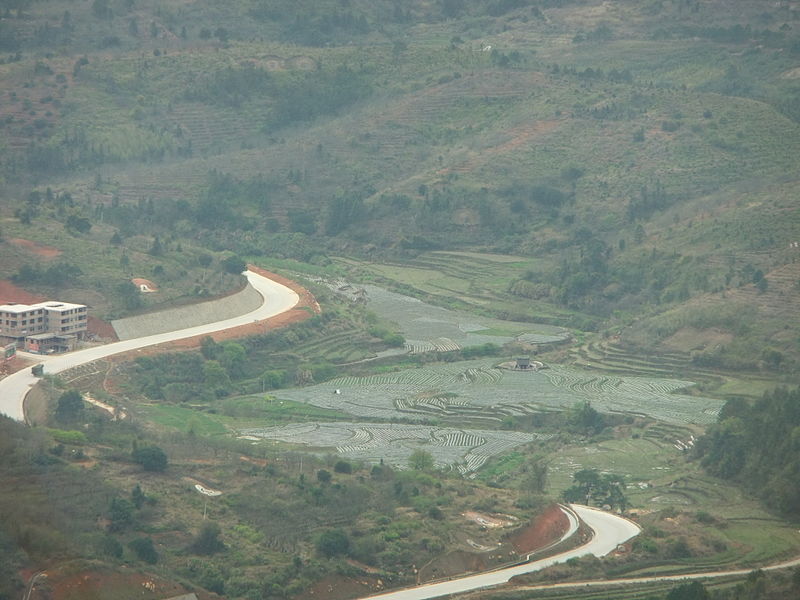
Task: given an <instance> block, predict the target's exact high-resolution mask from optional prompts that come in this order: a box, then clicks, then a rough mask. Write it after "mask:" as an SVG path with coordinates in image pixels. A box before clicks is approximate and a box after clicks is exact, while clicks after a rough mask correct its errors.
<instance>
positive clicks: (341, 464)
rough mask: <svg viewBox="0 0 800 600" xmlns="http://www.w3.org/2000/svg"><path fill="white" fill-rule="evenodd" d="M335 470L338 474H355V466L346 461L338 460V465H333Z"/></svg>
mask: <svg viewBox="0 0 800 600" xmlns="http://www.w3.org/2000/svg"><path fill="white" fill-rule="evenodd" d="M333 470H334V471H336V472H337V473H348V474H349V473H352V472H353V465H351V464H350V463H349V462H347V461H346V460H337V461H336V464H335V465H333Z"/></svg>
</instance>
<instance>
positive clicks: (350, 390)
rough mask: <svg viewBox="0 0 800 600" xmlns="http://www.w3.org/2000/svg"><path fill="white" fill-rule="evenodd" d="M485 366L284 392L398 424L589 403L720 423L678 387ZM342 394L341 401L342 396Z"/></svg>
mask: <svg viewBox="0 0 800 600" xmlns="http://www.w3.org/2000/svg"><path fill="white" fill-rule="evenodd" d="M493 364H494V363H493V361H492V360H489V359H480V360H472V361H461V362H456V363H446V364H436V365H431V366H425V367H420V368H412V369H407V370H405V371H400V372H397V373H386V374H382V375H371V376H367V377H352V376H348V377H340V378H338V379H334V380H331V381H328V382H325V383H321V384H318V385H313V386H309V387H305V388H298V389H291V390H281V391H279V392H277V394H276V395H277V396H278V397H279V398H282V399H287V400H294V401H298V402H306V403H309V404H313V405H315V406H320V407H324V408H331V409H336V410H340V411H344V412H347V413H349V414H352V415H354V416H358V417H369V418H378V419H386V420H389V419H392V418H398V417H403V418H406V419H415V418H418V419H420V420H421V419H428V418H431V417H438V418H452V419H457V420H459V421H460V422H467V421H470V420H473V421H474V422H476V423H480V422H486V421H487V420H494V421H501V420H502V419H503V418H504V417H506V416H508V415H520V414H526V413H531V412H538V411H542V410H563V409H565V408H568V407H571V406H573V405H574V404H575V403H577V402H582V401H584V400H588V401H590V402H591V403H592V406H593V407H595V408H596V409H597V410H599V411H601V412H618V413H626V414H632V415H646V416H650V417H653V418H654V419H657V420H660V421H665V422H667V423H673V424H687V423H696V424H701V425H706V424H709V423H712V422H714V421H715V419H716V416H717V413H718V412H719V410H720V408H721V407H722V401H720V400H717V399H713V398H703V397H698V396H689V395H686V394H681V393H679V392H678V390H680V389H682V388H686V387H688V386H691V385H693V384H692V382H689V381H682V380H678V379H661V378H652V377H621V376H613V375H604V374H598V373H595V372H592V371H582V370H580V369H576V368H571V367H562V366H555V367H552V368H549V369H543V370H540V371H538V372H520V371H508V370H501V369H496V368H494V366H493ZM337 390H338V393H337Z"/></svg>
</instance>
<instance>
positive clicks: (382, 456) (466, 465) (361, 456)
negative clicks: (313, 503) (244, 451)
mask: <svg viewBox="0 0 800 600" xmlns="http://www.w3.org/2000/svg"><path fill="white" fill-rule="evenodd" d="M239 434H240V435H241V436H244V437H246V438H261V439H265V440H274V441H281V442H288V443H293V444H303V445H307V446H313V447H315V448H318V449H319V450H321V451H331V450H335V451H336V452H337V453H338V454H340V455H342V456H344V457H347V458H351V459H354V460H360V461H365V462H368V463H374V464H377V463H379V462H381V461H384V462H385V463H388V464H390V465H392V466H395V467H401V468H405V467H407V466H408V457H409V456H410V455H411V453H412V452H414V451H415V450H419V449H423V450H426V451H427V452H430V453H431V455H432V456H433V458H434V461H435V464H436V466H437V467H438V468H454V469H457V470H458V471H459V473H461V474H462V475H471V474H473V473H474V472H475V471H476V470H478V469H479V468H480V467H481V466H482V465H483V464H484V463H485V462H486V461H487V460H488V459H489V458H490V457H491V456H494V455H497V454H501V453H503V452H506V451H508V450H510V449H512V448H515V447H517V446H520V445H522V444H527V443H529V442H532V441H536V440H544V439H548V438H549V437H552V436H551V435H549V434H535V433H519V432H513V431H487V430H479V429H475V430H465V429H451V428H440V427H430V426H422V425H395V424H380V425H371V424H364V423H303V424H292V425H282V426H276V427H263V428H251V429H242V430H240V432H239Z"/></svg>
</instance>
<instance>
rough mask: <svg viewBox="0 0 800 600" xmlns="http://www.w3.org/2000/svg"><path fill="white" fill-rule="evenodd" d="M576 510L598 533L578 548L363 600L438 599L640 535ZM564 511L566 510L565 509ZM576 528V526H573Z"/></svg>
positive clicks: (601, 515)
mask: <svg viewBox="0 0 800 600" xmlns="http://www.w3.org/2000/svg"><path fill="white" fill-rule="evenodd" d="M570 508H571V509H572V511H573V512H574V513H575V514H576V515H577V516H578V517H580V519H581V520H582V521H583V522H584V523H586V525H588V526H589V527H590V528H591V529H592V531H593V532H594V536H592V539H591V540H590V541H589V542H587V543H586V544H584V545H583V546H579V547H578V548H573V549H572V550H567V551H566V552H562V553H560V554H556V555H555V556H549V557H547V558H542V559H540V560H535V561H532V562H528V563H525V564H522V565H516V566H514V567H508V568H505V569H498V570H497V571H489V572H487V573H480V574H478V575H468V576H467V577H461V578H459V579H453V580H451V581H441V582H439V583H429V584H427V585H420V586H417V587H414V588H408V589H404V590H397V591H394V592H386V593H383V594H377V595H373V596H365V597H363V598H362V599H360V600H428V599H429V598H438V597H439V596H446V595H448V594H460V593H463V592H470V591H472V590H477V589H481V588H486V587H492V586H496V585H500V584H503V583H506V582H508V580H509V579H511V578H512V577H515V576H517V575H523V574H525V573H533V572H534V571H539V570H541V569H544V568H545V567H549V566H552V565H555V564H558V563H563V562H566V561H568V560H569V559H570V558H576V557H578V556H585V555H587V554H594V555H595V556H605V555H606V554H608V553H609V552H611V551H612V550H614V548H616V547H617V546H618V545H620V544H622V543H624V542H626V541H628V540H629V539H631V538H632V537H634V536H636V535H638V534H639V531H640V528H639V526H638V525H637V524H636V523H634V522H632V521H629V520H628V519H623V518H622V517H618V516H617V515H614V514H611V513H607V512H604V511H602V510H597V509H595V508H589V507H588V506H581V505H580V504H570ZM562 510H564V509H563V508H562ZM564 512H565V514H567V516H568V517H570V523H572V519H573V518H572V517H571V516H570V514H569V511H566V510H564ZM570 528H572V527H570Z"/></svg>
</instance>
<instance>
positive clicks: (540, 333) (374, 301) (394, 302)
mask: <svg viewBox="0 0 800 600" xmlns="http://www.w3.org/2000/svg"><path fill="white" fill-rule="evenodd" d="M364 289H365V290H366V293H367V306H368V307H369V309H370V310H372V311H373V312H375V313H376V314H377V315H378V316H380V317H382V318H384V319H388V320H390V321H394V322H395V323H397V324H398V325H399V327H400V330H401V331H402V332H403V335H404V336H405V337H406V340H407V347H408V349H409V350H411V351H412V352H429V351H433V350H438V351H447V350H457V349H458V348H460V347H466V346H477V345H480V344H485V343H487V342H492V343H495V344H505V343H506V342H510V341H512V340H514V339H522V340H523V341H525V342H527V343H531V344H543V343H548V342H558V341H561V340H564V339H566V338H567V337H568V336H569V333H568V332H567V331H566V330H564V329H562V328H560V327H554V326H552V325H543V324H538V323H516V322H513V321H501V320H498V319H492V318H489V317H479V316H476V315H472V314H469V313H462V312H459V311H454V310H449V309H447V308H442V307H439V306H433V305H431V304H426V303H425V302H423V301H421V300H418V299H416V298H412V297H410V296H404V295H403V294H397V293H395V292H390V291H388V290H385V289H383V288H380V287H377V286H374V285H367V286H364ZM501 332H505V333H507V334H506V335H504V334H503V333H501Z"/></svg>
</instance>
